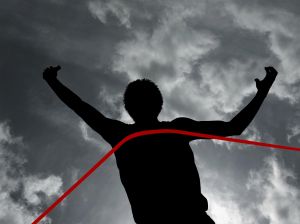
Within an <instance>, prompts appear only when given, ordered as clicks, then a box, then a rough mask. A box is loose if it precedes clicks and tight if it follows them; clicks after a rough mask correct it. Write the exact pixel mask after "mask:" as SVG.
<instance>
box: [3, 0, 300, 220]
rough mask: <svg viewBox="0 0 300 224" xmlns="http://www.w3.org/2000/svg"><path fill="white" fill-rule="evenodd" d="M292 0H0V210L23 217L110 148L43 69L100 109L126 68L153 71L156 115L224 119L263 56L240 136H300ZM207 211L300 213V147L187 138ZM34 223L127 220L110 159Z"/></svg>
mask: <svg viewBox="0 0 300 224" xmlns="http://www.w3.org/2000/svg"><path fill="white" fill-rule="evenodd" d="M299 15H300V4H299V2H298V1H297V0H289V1H281V0H272V1H271V0H264V1H263V0H255V1H238V0H228V1H222V0H209V1H208V0H207V1H204V0H203V1H202V0H185V1H182V0H172V1H171V0H165V1H160V0H152V1H145V0H144V1H142V0H130V1H129V0H127V1H126V0H125V1H124V0H107V1H104V0H100V1H97V0H91V1H79V0H72V1H68V0H48V1H47V0H42V1H41V0H32V1H21V0H10V1H1V4H0V27H1V33H0V46H1V51H0V58H1V60H0V71H1V73H0V77H1V79H0V223H1V224H23V223H24V224H27V223H30V222H32V221H33V220H34V218H36V217H37V216H38V215H39V214H40V213H41V212H42V211H43V210H44V209H45V208H46V207H47V206H49V205H50V204H51V203H52V202H53V201H54V200H55V199H56V198H57V197H58V196H59V195H60V194H61V193H62V192H64V191H65V190H66V189H67V188H68V187H70V186H71V185H72V183H74V181H75V180H77V179H78V178H79V177H80V176H81V175H83V174H84V173H85V172H86V171H87V170H88V169H89V168H90V167H91V166H92V165H93V164H94V163H95V162H96V161H98V159H99V158H101V157H102V156H103V155H104V153H105V152H106V151H108V150H109V149H110V147H111V146H110V145H109V144H107V143H106V142H105V141H104V140H103V139H102V138H101V136H99V135H97V134H96V133H95V132H93V131H92V130H91V129H90V128H89V127H87V126H86V124H85V123H84V122H83V121H82V120H81V119H80V118H79V117H77V116H76V115H75V114H74V113H73V112H72V111H71V110H70V109H69V108H67V107H66V106H65V105H64V104H63V103H62V102H60V100H59V99H58V98H57V97H56V96H55V94H54V93H53V91H52V90H51V89H50V88H49V87H48V86H47V84H46V83H45V81H44V80H43V79H42V71H43V69H44V68H45V67H46V66H49V65H57V64H59V65H61V66H62V70H61V71H60V74H59V79H60V80H61V81H62V82H63V83H64V84H65V85H67V86H68V87H69V88H70V89H72V90H73V91H74V92H75V93H77V94H78V95H79V96H80V97H81V98H82V99H83V100H85V101H87V102H88V103H90V104H92V105H93V106H94V107H96V108H97V109H99V110H100V111H101V112H102V113H103V114H105V115H106V116H108V117H111V118H114V119H120V120H122V121H124V122H129V123H130V122H132V121H131V120H130V118H129V116H128V114H127V113H126V112H125V111H124V108H123V105H122V94H123V92H124V90H125V87H126V85H127V84H128V83H129V82H130V81H132V80H135V79H137V78H141V77H143V78H149V79H151V80H153V81H154V82H156V83H157V85H158V86H159V88H160V89H161V92H162V94H163V96H164V106H163V111H162V113H161V115H160V116H159V119H160V120H172V119H174V118H175V117H178V116H186V117H191V118H193V119H196V120H225V121H229V120H230V119H231V118H232V117H233V116H234V115H235V114H236V113H237V112H238V111H239V110H240V109H241V108H242V107H243V106H245V105H246V104H247V103H248V102H249V101H250V100H251V98H252V97H253V96H254V94H255V92H256V88H255V83H254V79H255V78H260V79H261V78H263V77H264V75H265V71H264V67H265V66H270V65H272V66H274V67H275V68H276V69H277V70H278V72H279V75H278V77H277V79H276V81H275V83H274V86H273V87H272V89H271V92H270V94H269V95H268V97H267V99H266V100H265V102H264V104H263V105H262V107H261V109H260V111H259V113H258V114H257V116H256V118H255V119H254V120H253V122H252V123H251V125H250V126H249V127H248V129H247V130H246V131H245V132H244V133H243V135H242V136H240V138H243V139H252V140H258V141H264V142H269V143H274V144H283V145H291V146H298V147H299V146H300V124H299V120H300V119H299V118H300V67H299V58H300V44H299V43H300V16H299ZM191 147H192V149H193V151H194V155H195V160H196V163H197V167H198V170H199V175H200V178H201V185H202V192H203V194H204V195H205V196H206V197H207V199H208V203H209V210H208V213H209V214H210V215H211V217H212V218H213V219H214V220H215V222H216V224H241V223H244V224H257V223H259V224H283V223H284V224H298V223H299V220H300V153H299V152H291V151H280V150H272V149H268V148H260V147H253V146H243V145H237V144H225V143H222V142H217V141H208V140H206V141H205V140H203V141H194V142H192V143H191ZM44 223H72V224H81V223H88V224H102V223H103V224H133V223H134V222H133V217H132V214H131V210H130V205H129V202H128V199H127V196H126V194H125V191H124V189H123V186H122V184H121V181H120V180H119V173H118V170H117V167H116V163H115V159H114V158H110V159H109V160H108V161H107V162H106V163H105V164H104V165H103V166H102V167H101V168H99V169H98V170H97V171H96V172H95V173H94V174H93V175H92V176H91V177H90V178H88V180H87V181H86V182H84V183H83V184H82V185H80V187H79V188H78V189H76V191H75V192H73V193H72V194H71V195H70V196H69V197H68V199H66V200H65V201H64V202H63V203H62V204H60V205H59V206H58V207H57V208H56V209H55V210H54V211H53V212H52V213H51V214H50V215H49V216H48V218H47V219H46V221H45V222H44Z"/></svg>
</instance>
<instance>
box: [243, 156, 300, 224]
mask: <svg viewBox="0 0 300 224" xmlns="http://www.w3.org/2000/svg"><path fill="white" fill-rule="evenodd" d="M296 180H297V176H296V174H295V173H294V171H292V170H291V169H288V168H286V167H285V166H284V165H283V164H280V163H279V160H278V158H276V157H268V158H266V160H265V167H264V168H262V169H260V170H258V171H257V170H256V171H251V172H250V177H249V180H248V183H247V188H248V189H249V190H253V191H255V192H256V193H257V196H258V201H257V203H256V205H254V209H255V210H257V212H258V213H260V214H261V215H262V216H263V217H264V218H265V219H267V220H268V221H269V223H271V224H280V223H287V224H296V223H298V222H299V220H300V213H299V211H300V200H299V199H300V189H299V187H297V186H295V184H293V183H294V182H295V181H296Z"/></svg>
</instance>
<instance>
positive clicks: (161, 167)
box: [43, 67, 277, 224]
mask: <svg viewBox="0 0 300 224" xmlns="http://www.w3.org/2000/svg"><path fill="white" fill-rule="evenodd" d="M59 69H60V67H49V68H47V69H46V70H45V71H44V76H43V77H44V79H45V80H46V81H47V83H48V84H49V85H50V87H51V88H52V89H53V90H54V92H55V93H56V94H57V96H58V97H59V98H60V99H61V100H62V101H63V102H64V103H65V104H67V105H68V106H69V107H70V108H71V109H72V110H73V111H74V112H75V113H77V114H78V115H79V116H80V117H81V118H82V119H83V120H84V121H85V122H86V123H87V124H88V125H89V126H90V127H91V128H92V129H94V130H95V131H96V132H97V133H99V134H100V135H101V136H102V137H103V138H104V139H105V140H106V141H107V142H108V143H110V145H111V146H114V145H116V144H117V143H118V142H119V141H120V140H122V139H123V138H124V137H126V136H127V135H129V134H132V133H134V132H138V131H142V130H152V129H177V130H186V131H191V132H199V133H206V134H212V135H219V136H232V135H240V134H241V133H242V132H243V130H244V129H245V128H246V127H247V126H248V125H249V123H250V122H251V121H252V119H253V118H254V116H255V115H256V113H257V111H258V110H259V108H260V106H261V104H262V102H263V101H264V99H265V97H266V96H267V94H268V92H269V89H270V87H271V86H272V84H273V82H274V80H275V78H276V75H277V72H276V70H275V69H274V68H272V67H266V68H265V70H266V77H265V78H264V79H263V80H262V81H259V80H258V79H256V80H255V81H256V87H257V89H258V91H257V94H256V95H255V97H254V98H253V99H252V100H251V102H250V103H249V104H248V105H247V106H246V107H244V108H243V109H242V110H241V111H240V112H239V113H238V114H237V115H236V116H235V117H234V118H233V119H232V120H231V121H229V122H224V121H195V120H193V119H190V118H185V117H180V118H176V119H174V120H172V121H159V120H158V119H157V117H158V114H159V112H160V111H161V108H162V103H163V101H162V96H161V94H160V92H159V90H158V88H157V86H156V85H155V84H154V83H152V82H151V81H150V80H145V79H143V80H136V81H134V82H132V83H130V84H129V85H128V87H127V89H126V91H125V94H124V104H125V108H126V110H127V111H128V113H129V114H130V115H131V117H132V118H133V119H134V121H135V123H134V124H125V123H123V122H121V121H117V120H114V119H110V118H107V117H105V116H104V115H103V114H102V113H100V112H99V111H98V110H96V109H95V108H94V107H92V106H90V105H89V104H87V103H86V102H84V101H82V100H81V99H80V98H79V97H78V96H77V95H76V94H74V93H73V92H72V91H70V90H69V89H68V88H67V87H65V86H64V85H63V84H62V83H61V82H59V81H58V79H57V71H58V70H59ZM195 139H196V138H195V137H190V136H183V135H176V134H160V135H151V136H142V137H139V138H136V139H133V140H130V141H129V142H126V143H125V144H124V145H123V146H122V147H121V148H120V149H119V150H118V151H116V152H115V156H116V161H117V165H118V168H119V172H120V178H121V181H122V184H123V186H124V188H125V190H126V193H127V196H128V198H129V201H130V204H131V208H132V212H133V217H134V219H135V221H136V222H137V223H138V224H139V223H154V222H157V220H160V221H163V222H165V223H171V222H174V223H176V222H177V223H180V222H183V221H184V222H185V223H188V222H187V221H190V222H195V221H197V222H198V223H200V222H201V221H203V222H201V223H213V221H212V220H210V221H209V218H207V217H206V216H205V215H201V214H205V211H206V210H207V208H208V204H207V200H206V198H205V197H204V196H203V195H202V194H201V188H200V179H199V175H198V171H197V167H196V164H195V161H194V155H193V152H192V150H191V148H190V146H189V142H190V141H192V140H195ZM204 220H205V221H204Z"/></svg>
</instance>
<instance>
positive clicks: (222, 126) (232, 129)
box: [173, 67, 277, 136]
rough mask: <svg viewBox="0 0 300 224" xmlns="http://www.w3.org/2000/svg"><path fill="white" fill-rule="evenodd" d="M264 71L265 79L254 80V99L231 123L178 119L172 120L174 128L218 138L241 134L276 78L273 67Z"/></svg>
mask: <svg viewBox="0 0 300 224" xmlns="http://www.w3.org/2000/svg"><path fill="white" fill-rule="evenodd" d="M265 70H266V77H265V78H264V79H263V80H261V81H260V80H258V79H255V82H256V87H257V93H256V95H255V97H254V98H253V99H252V100H251V101H250V103H249V104H248V105H247V106H246V107H244V108H243V109H242V110H241V111H240V112H239V113H238V114H237V115H236V116H235V117H234V118H233V119H232V120H231V121H229V122H225V121H195V120H192V119H190V118H184V117H180V118H176V119H175V120H173V122H174V124H175V127H177V128H180V129H184V130H188V131H195V132H200V133H206V134H212V135H219V136H231V135H240V134H242V132H243V131H244V130H245V129H246V128H247V126H248V125H249V124H250V122H251V121H252V120H253V118H254V117H255V115H256V113H257V112H258V110H259V108H260V106H261V105H262V103H263V101H264V99H265V98H266V96H267V95H268V92H269V90H270V88H271V86H272V84H273V82H274V80H275V78H276V76H277V71H276V70H275V69H274V68H273V67H266V68H265Z"/></svg>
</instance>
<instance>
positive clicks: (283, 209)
mask: <svg viewBox="0 0 300 224" xmlns="http://www.w3.org/2000/svg"><path fill="white" fill-rule="evenodd" d="M196 158H197V157H196ZM197 160H198V161H197ZM196 161H197V163H198V167H199V169H200V170H201V169H204V170H203V172H201V173H203V175H202V176H201V178H202V183H204V184H202V186H203V190H202V192H203V193H204V195H205V196H206V197H207V199H208V202H209V210H208V213H209V215H211V217H212V218H213V219H214V221H215V222H216V223H223V224H240V223H244V224H256V223H269V224H280V223H285V224H296V223H298V220H300V214H299V211H300V201H299V199H300V189H299V188H298V187H297V185H296V181H297V176H296V174H295V172H294V171H293V170H291V169H289V168H287V167H285V166H284V164H283V162H281V161H280V160H279V159H278V158H277V157H276V156H275V155H272V156H268V157H266V158H265V160H264V163H263V165H262V167H260V168H259V169H255V170H254V169H253V170H250V171H249V173H248V178H247V179H246V182H243V181H241V180H237V179H236V177H235V176H234V175H232V173H231V172H230V170H224V169H223V170H222V171H221V172H222V173H219V172H220V171H219V172H217V171H215V170H213V169H207V164H206V163H205V161H202V159H200V158H197V159H196ZM221 176H222V177H221Z"/></svg>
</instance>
